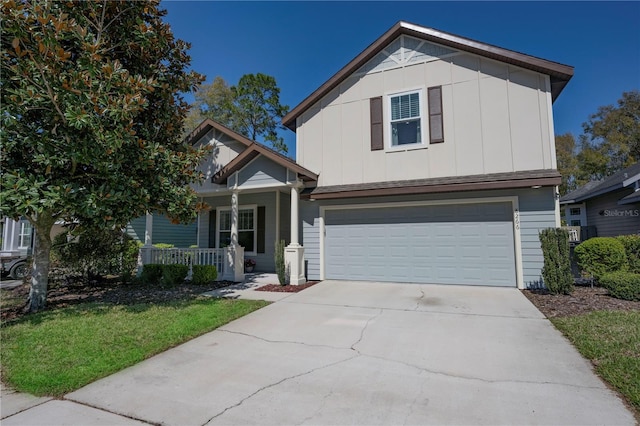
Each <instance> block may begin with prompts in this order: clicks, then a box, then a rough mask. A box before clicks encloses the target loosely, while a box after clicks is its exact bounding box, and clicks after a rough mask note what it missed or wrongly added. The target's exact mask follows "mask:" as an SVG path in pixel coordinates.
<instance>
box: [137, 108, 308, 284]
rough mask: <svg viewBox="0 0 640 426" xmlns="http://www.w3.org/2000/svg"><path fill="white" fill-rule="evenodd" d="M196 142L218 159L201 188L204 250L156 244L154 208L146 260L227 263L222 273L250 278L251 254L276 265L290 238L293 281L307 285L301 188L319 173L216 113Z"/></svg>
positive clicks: (260, 264) (207, 165)
mask: <svg viewBox="0 0 640 426" xmlns="http://www.w3.org/2000/svg"><path fill="white" fill-rule="evenodd" d="M188 141H189V143H192V144H193V145H201V146H205V145H206V146H209V147H210V148H211V155H210V157H209V158H208V159H207V160H205V161H204V162H203V163H202V164H201V171H202V172H203V173H204V175H205V179H204V181H203V182H202V183H201V184H199V185H195V186H193V189H194V190H195V191H196V193H197V194H198V195H199V197H200V201H201V202H202V203H204V204H205V205H207V206H208V209H205V210H203V211H200V212H199V213H198V222H197V242H196V246H197V248H190V249H179V250H173V251H169V252H162V251H157V249H154V248H153V246H152V231H153V215H152V214H147V216H146V223H145V237H144V243H145V244H144V247H143V248H142V250H141V256H140V258H141V263H142V264H145V263H150V262H152V261H154V259H155V260H157V261H163V262H174V263H178V262H179V263H188V264H194V263H189V262H211V264H215V265H216V267H218V268H219V272H220V273H219V276H222V277H224V279H228V280H232V281H236V282H243V281H244V279H245V276H244V264H245V259H253V260H255V261H256V271H258V272H274V271H275V265H274V254H275V243H276V242H277V241H280V240H284V241H285V242H286V243H287V246H286V248H285V264H286V270H287V272H288V276H289V279H288V281H289V283H290V284H303V283H305V282H306V278H305V273H304V247H303V246H302V244H301V241H300V239H299V235H300V231H299V230H300V226H301V222H300V220H299V201H300V192H301V191H302V190H303V189H304V188H305V187H307V186H309V187H314V186H315V185H316V183H317V181H318V175H317V174H315V173H313V172H311V171H309V170H307V169H305V168H304V167H302V166H300V165H299V164H297V163H296V162H295V161H293V160H291V159H290V158H287V157H285V156H284V155H282V154H280V153H278V152H275V151H273V150H272V149H270V148H267V147H266V146H264V145H262V144H259V143H257V142H255V141H251V140H249V139H247V138H246V137H244V136H242V135H240V134H238V133H236V132H234V131H233V130H231V129H228V128H226V127H224V126H222V125H221V124H219V123H216V122H215V121H213V120H210V119H206V120H204V121H203V122H202V123H201V124H200V126H198V128H197V129H196V130H194V131H193V132H192V133H191V135H190V136H189V138H188ZM287 204H288V206H287ZM200 264H209V263H200Z"/></svg>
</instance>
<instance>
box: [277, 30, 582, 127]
mask: <svg viewBox="0 0 640 426" xmlns="http://www.w3.org/2000/svg"><path fill="white" fill-rule="evenodd" d="M403 34H404V35H409V36H412V37H416V38H419V39H422V40H427V41H430V42H433V43H437V44H440V45H443V46H448V47H453V48H455V49H458V50H461V51H464V52H469V53H474V54H476V55H480V56H484V57H486V58H490V59H494V60H497V61H501V62H505V63H508V64H512V65H517V66H519V67H522V68H525V69H529V70H532V71H536V72H539V73H542V74H546V75H548V76H550V77H551V98H552V100H553V101H555V100H556V98H557V97H558V95H560V92H562V89H564V87H565V86H566V85H567V83H568V82H569V80H570V79H571V77H573V67H572V66H569V65H563V64H560V63H558V62H552V61H548V60H546V59H542V58H537V57H535V56H529V55H525V54H524V53H519V52H515V51H513V50H508V49H504V48H502V47H498V46H493V45H491V44H486V43H482V42H479V41H476V40H472V39H470V38H465V37H461V36H458V35H455V34H451V33H446V32H444V31H440V30H436V29H433V28H428V27H423V26H420V25H416V24H411V23H409V22H405V21H399V22H398V23H396V24H395V25H394V26H393V27H391V28H390V29H389V30H388V31H387V32H386V33H384V34H383V35H382V36H381V37H380V38H378V39H377V40H376V41H374V42H373V43H372V44H371V45H369V47H367V48H366V49H365V50H363V51H362V52H361V53H360V54H359V55H358V56H356V57H355V58H354V59H352V60H351V62H349V63H348V64H347V65H345V66H344V67H343V68H342V69H341V70H340V71H338V72H337V73H336V74H334V75H333V77H331V78H330V79H329V80H327V81H326V82H325V83H324V84H323V85H322V86H320V87H319V88H318V89H317V90H316V91H315V92H313V93H312V94H310V95H309V96H307V98H306V99H304V100H303V101H302V102H301V103H300V104H299V105H298V106H296V107H295V108H293V109H292V110H291V111H290V112H289V114H287V115H285V116H284V117H283V119H282V124H284V125H285V126H286V127H288V128H289V129H291V130H295V125H296V118H298V117H299V116H300V115H302V114H303V113H304V112H305V111H306V110H307V109H309V108H310V107H311V106H313V104H315V103H316V102H317V101H319V100H320V99H321V98H322V97H323V96H325V95H327V94H328V93H329V92H331V91H332V90H333V89H335V88H336V87H337V86H338V85H339V84H340V83H342V82H343V81H344V80H346V79H347V77H349V76H350V75H351V74H352V73H353V72H355V71H356V70H358V69H359V68H360V67H361V66H362V65H364V64H365V63H366V62H367V61H369V60H370V59H372V58H373V57H374V56H375V55H377V54H378V53H380V52H381V51H382V49H384V48H385V47H386V46H387V45H388V44H389V43H391V42H392V41H393V40H395V39H396V38H397V37H399V36H400V35H403Z"/></svg>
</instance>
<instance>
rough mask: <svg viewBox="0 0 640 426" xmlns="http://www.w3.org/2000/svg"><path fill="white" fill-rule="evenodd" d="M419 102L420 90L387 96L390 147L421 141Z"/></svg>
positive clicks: (420, 100)
mask: <svg viewBox="0 0 640 426" xmlns="http://www.w3.org/2000/svg"><path fill="white" fill-rule="evenodd" d="M421 104H422V92H420V91H417V92H407V93H400V94H397V95H393V96H390V97H389V107H390V108H389V110H390V112H391V114H390V115H391V117H390V118H391V120H390V128H391V146H392V147H394V146H405V145H415V144H421V143H422V120H421V115H422V114H421V107H420V105H421Z"/></svg>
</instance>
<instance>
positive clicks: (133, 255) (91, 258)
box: [51, 228, 138, 280]
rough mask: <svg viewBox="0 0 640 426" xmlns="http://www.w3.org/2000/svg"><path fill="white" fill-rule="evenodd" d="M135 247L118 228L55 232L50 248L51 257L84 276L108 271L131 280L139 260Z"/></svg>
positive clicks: (100, 274)
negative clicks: (56, 233)
mask: <svg viewBox="0 0 640 426" xmlns="http://www.w3.org/2000/svg"><path fill="white" fill-rule="evenodd" d="M137 248H138V246H137V244H136V242H135V241H133V240H132V239H131V237H130V236H128V235H127V234H126V233H124V232H122V231H121V230H119V229H94V228H84V229H77V230H75V231H74V233H71V232H63V233H61V234H58V235H56V237H55V238H54V239H53V244H52V247H51V250H52V253H53V258H54V259H55V260H56V262H57V263H58V264H59V265H60V266H61V267H63V268H68V269H69V270H70V272H72V273H79V274H82V275H83V276H84V277H85V279H87V280H91V279H94V278H100V277H102V276H104V275H107V274H114V275H121V276H123V277H124V279H125V280H126V279H130V278H131V275H132V273H133V269H134V268H135V265H136V264H137V261H138V250H137Z"/></svg>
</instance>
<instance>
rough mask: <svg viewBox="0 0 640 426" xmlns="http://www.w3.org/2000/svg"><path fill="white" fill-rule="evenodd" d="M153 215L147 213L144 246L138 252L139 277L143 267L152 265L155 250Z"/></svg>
mask: <svg viewBox="0 0 640 426" xmlns="http://www.w3.org/2000/svg"><path fill="white" fill-rule="evenodd" d="M152 241H153V213H149V212H147V215H146V217H145V224H144V245H143V246H142V247H140V251H139V252H138V276H140V274H141V273H142V266H143V265H146V264H148V263H151V249H152V248H153V243H152Z"/></svg>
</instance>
